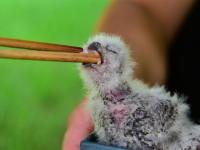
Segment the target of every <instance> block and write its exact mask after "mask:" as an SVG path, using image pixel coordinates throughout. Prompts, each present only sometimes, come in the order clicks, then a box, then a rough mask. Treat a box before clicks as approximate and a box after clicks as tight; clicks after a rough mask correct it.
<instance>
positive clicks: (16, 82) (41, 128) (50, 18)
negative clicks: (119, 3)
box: [0, 0, 109, 150]
mask: <svg viewBox="0 0 200 150" xmlns="http://www.w3.org/2000/svg"><path fill="white" fill-rule="evenodd" d="M108 2H109V0H77V1H75V0H0V37H10V38H18V39H26V40H35V41H43V42H52V43H60V44H68V45H74V46H82V45H83V43H84V42H86V41H87V39H88V37H89V36H90V35H92V32H93V30H94V28H95V25H96V22H97V21H98V18H99V17H100V15H101V13H102V11H103V10H104V8H105V7H106V6H107V4H108ZM83 96H84V88H83V85H82V82H81V79H80V77H79V72H78V69H77V67H76V64H72V63H60V62H42V61H23V60H3V59H0V150H59V149H61V143H62V138H63V135H64V132H65V129H66V120H67V118H68V116H69V113H70V112H71V111H72V110H73V109H74V107H75V106H76V105H77V104H78V103H79V102H80V101H81V99H82V98H83Z"/></svg>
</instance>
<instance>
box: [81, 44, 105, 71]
mask: <svg viewBox="0 0 200 150" xmlns="http://www.w3.org/2000/svg"><path fill="white" fill-rule="evenodd" d="M100 49H101V44H100V43H99V42H93V43H91V44H90V45H89V46H88V48H87V52H97V53H99V55H100V57H101V62H100V64H102V63H103V56H102V54H101V52H100ZM93 65H96V64H93V63H83V66H84V67H86V68H87V67H90V68H93Z"/></svg>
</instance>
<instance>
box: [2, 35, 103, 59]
mask: <svg viewBox="0 0 200 150" xmlns="http://www.w3.org/2000/svg"><path fill="white" fill-rule="evenodd" d="M0 46H4V47H13V48H23V49H28V50H0V58H8V59H26V60H44V61H64V62H83V63H100V62H101V58H100V55H99V54H98V53H95V52H94V53H83V49H82V48H81V47H75V46H67V45H59V44H51V43H42V42H34V41H27V40H18V39H10V38H0Z"/></svg>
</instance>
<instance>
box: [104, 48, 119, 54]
mask: <svg viewBox="0 0 200 150" xmlns="http://www.w3.org/2000/svg"><path fill="white" fill-rule="evenodd" d="M107 51H109V52H112V53H113V54H118V53H117V52H116V51H114V50H112V49H109V48H107Z"/></svg>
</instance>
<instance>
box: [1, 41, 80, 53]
mask: <svg viewBox="0 0 200 150" xmlns="http://www.w3.org/2000/svg"><path fill="white" fill-rule="evenodd" d="M0 46H5V47H14V48H23V49H32V50H42V51H56V52H73V53H79V52H82V51H83V49H82V48H81V47H75V46H67V45H59V44H51V43H42V42H34V41H27V40H18V39H10V38H0Z"/></svg>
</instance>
